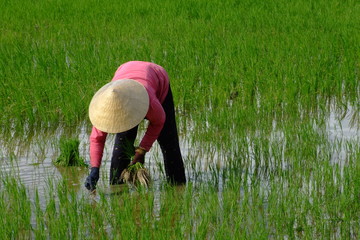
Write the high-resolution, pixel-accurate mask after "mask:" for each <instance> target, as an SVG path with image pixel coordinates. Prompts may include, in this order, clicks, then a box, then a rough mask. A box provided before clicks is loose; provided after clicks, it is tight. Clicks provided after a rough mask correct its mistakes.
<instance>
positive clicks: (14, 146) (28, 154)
mask: <svg viewBox="0 0 360 240" xmlns="http://www.w3.org/2000/svg"><path fill="white" fill-rule="evenodd" d="M356 114H358V113H357V112H355V111H353V110H352V109H350V110H349V111H348V113H347V114H346V115H345V116H342V117H341V118H339V115H338V114H336V113H335V112H332V113H331V114H330V117H329V119H328V121H327V124H326V131H327V133H328V136H329V139H330V140H331V141H346V140H355V141H359V140H360V129H359V125H358V122H357V124H354V121H353V120H352V119H354V116H355V118H356V117H357V115H356ZM355 123H356V121H355ZM89 132H90V130H89V129H88V128H87V127H84V126H83V127H81V128H80V129H79V133H78V137H79V139H80V140H81V142H80V155H81V156H82V157H83V158H85V160H86V161H87V162H88V161H89V155H88V151H89V139H88V134H89ZM142 134H143V131H142V132H139V135H140V136H141V135H142ZM60 135H61V130H60V131H59V132H55V133H53V134H52V135H50V136H44V135H39V136H37V137H35V138H33V139H31V141H30V142H28V143H24V142H19V141H18V142H17V141H16V139H15V140H14V139H13V140H12V141H11V144H7V143H4V142H0V144H1V149H0V158H1V167H2V171H1V172H2V175H7V174H8V175H10V176H18V177H19V179H20V181H21V183H23V184H24V185H25V186H26V188H27V189H28V192H29V196H30V198H31V200H33V199H34V192H35V189H38V191H39V195H40V199H43V200H42V201H43V203H45V200H46V199H47V197H49V196H48V189H49V187H50V185H51V184H54V185H56V184H57V183H58V182H59V181H61V180H63V179H64V180H65V181H66V184H67V185H68V187H69V188H73V189H75V190H76V191H78V193H79V196H83V195H88V192H87V190H86V189H85V188H84V186H83V184H84V181H85V179H86V177H87V174H88V171H89V170H88V169H87V168H80V167H68V168H59V167H55V166H54V165H53V163H52V162H53V161H54V160H55V159H56V158H57V157H58V156H59V149H58V141H59V136H60ZM280 135H281V134H280ZM274 136H275V137H276V136H279V133H274ZM44 139H47V140H46V141H44ZM180 139H181V141H180V144H181V149H182V154H183V158H184V161H185V165H186V174H187V179H188V181H191V182H196V181H206V179H208V180H209V179H211V176H209V175H210V171H209V166H210V165H211V164H219V163H222V162H224V160H226V159H225V158H226V157H225V156H223V155H222V154H221V153H218V152H217V153H212V154H211V155H206V153H201V152H197V151H192V150H191V149H192V147H191V146H192V144H193V143H191V144H190V139H188V138H187V137H186V136H180ZM113 142H114V135H109V136H108V139H107V141H106V145H105V149H104V157H103V159H104V160H103V164H102V167H101V177H100V180H99V183H98V191H99V192H102V193H105V194H106V195H115V194H117V193H119V192H121V191H123V190H124V188H123V187H122V186H109V184H108V182H109V174H108V173H109V168H110V159H111V153H112V148H113ZM249 152H251V151H249ZM345 154H346V153H345V149H341V150H340V151H339V152H338V153H337V155H336V158H334V159H332V160H333V161H335V162H336V161H338V162H339V161H341V159H342V158H344V157H345ZM199 158H201V161H198V160H200V159H199ZM204 159H206V160H205V161H204ZM146 163H147V164H146V167H147V168H148V169H149V170H150V173H151V176H152V178H153V180H154V188H155V191H156V189H158V188H159V186H160V183H161V181H162V179H163V177H164V173H163V170H162V169H163V168H162V166H163V164H162V156H161V151H160V148H159V147H158V145H157V144H154V147H153V149H152V151H151V153H150V154H147V156H146ZM200 163H201V164H200ZM204 163H205V164H204ZM220 167H221V166H220ZM218 184H219V185H220V186H219V188H221V185H222V180H221V176H219V182H218ZM155 196H156V194H155Z"/></svg>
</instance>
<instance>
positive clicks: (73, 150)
mask: <svg viewBox="0 0 360 240" xmlns="http://www.w3.org/2000/svg"><path fill="white" fill-rule="evenodd" d="M79 145H80V141H79V140H78V139H76V138H64V137H62V138H61V139H60V156H59V157H58V158H57V159H56V161H54V164H55V165H56V166H62V167H67V166H87V164H86V163H85V161H84V159H82V158H81V157H80V154H79Z"/></svg>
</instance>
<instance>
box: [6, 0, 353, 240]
mask: <svg viewBox="0 0 360 240" xmlns="http://www.w3.org/2000/svg"><path fill="white" fill-rule="evenodd" d="M0 9H1V10H0V98H1V101H0V113H1V115H0V164H1V168H0V178H1V182H0V225H1V226H2V227H1V228H0V239H359V238H360V113H359V110H360V79H359V75H360V44H359V43H360V27H359V26H360V2H359V1H355V0H343V1H339V0H326V1H325V0H312V1H306V0H297V1H295V0H286V1H285V0H274V1H262V0H252V1H250V0H229V1H220V0H206V1H205V0H197V1H195V0H187V1H184V0H179V1H171V0H159V1H155V0H133V1H115V0H105V1H98V0H86V1H85V0H78V1H70V0H61V1H60V0H39V1H30V0H23V1H9V0H0ZM130 60H143V61H151V62H155V63H157V64H159V65H161V66H163V67H164V68H165V69H166V70H167V72H168V74H169V76H170V81H171V88H172V90H173V94H174V100H175V105H176V113H177V121H178V129H179V134H180V136H179V137H180V141H181V149H182V154H183V158H184V163H185V167H186V177H187V181H188V182H187V184H186V186H169V185H167V183H166V181H165V176H164V167H163V162H162V155H161V152H160V150H159V147H158V145H157V144H156V143H155V145H154V147H153V149H152V150H151V152H150V153H148V154H147V155H146V164H145V167H147V168H148V169H149V171H150V174H151V176H152V178H153V182H152V185H151V186H150V188H149V189H134V188H132V187H129V186H127V185H120V186H109V176H108V175H109V174H108V170H109V167H110V157H111V152H112V145H113V140H114V139H113V136H109V137H108V139H107V142H106V148H105V153H104V158H103V165H102V168H101V179H100V181H99V183H98V189H97V192H96V193H95V194H89V192H88V191H87V190H86V189H85V187H84V185H83V183H84V181H85V178H86V177H87V175H88V173H89V169H88V168H87V167H62V166H55V165H54V161H55V160H56V159H57V158H58V157H59V155H60V152H59V144H60V140H61V139H63V138H73V139H74V138H75V139H78V140H79V142H80V147H79V150H80V157H81V158H83V159H85V161H86V162H87V163H88V162H89V154H88V151H89V140H88V138H89V134H90V131H91V124H90V121H89V119H88V116H87V111H88V105H89V103H90V100H91V98H92V96H93V94H94V93H95V91H96V90H97V89H98V88H100V87H101V86H102V85H104V84H105V83H107V82H108V81H110V80H111V78H112V76H113V74H114V72H115V71H116V69H117V67H118V66H119V65H120V64H122V63H124V62H126V61H130ZM145 127H146V123H145V124H144V125H142V126H141V129H142V131H140V132H139V135H138V140H139V138H141V136H142V134H143V133H144V129H145Z"/></svg>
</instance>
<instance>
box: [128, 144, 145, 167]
mask: <svg viewBox="0 0 360 240" xmlns="http://www.w3.org/2000/svg"><path fill="white" fill-rule="evenodd" d="M145 153H146V150H145V149H143V148H141V147H138V148H137V149H136V150H135V156H134V159H133V160H132V161H131V163H130V166H131V165H134V164H135V163H138V162H139V163H141V164H144V162H145Z"/></svg>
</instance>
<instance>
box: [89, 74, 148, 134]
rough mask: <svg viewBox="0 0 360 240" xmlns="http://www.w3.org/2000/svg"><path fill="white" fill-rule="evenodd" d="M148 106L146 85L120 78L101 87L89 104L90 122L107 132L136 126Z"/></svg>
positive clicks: (116, 131)
mask: <svg viewBox="0 0 360 240" xmlns="http://www.w3.org/2000/svg"><path fill="white" fill-rule="evenodd" d="M148 109H149V95H148V93H147V91H146V89H145V87H144V86H143V85H142V84H141V83H139V82H137V81H135V80H132V79H120V80H116V81H112V82H109V83H107V84H105V85H104V86H103V87H101V88H100V89H99V90H98V91H97V92H96V93H95V95H94V96H93V98H92V100H91V102H90V105H89V118H90V121H91V123H92V124H93V125H94V126H95V127H96V128H97V129H99V130H101V131H103V132H107V133H119V132H124V131H127V130H129V129H131V128H133V127H135V126H137V125H138V124H139V123H140V122H141V121H142V120H143V119H144V118H145V116H146V114H147V111H148Z"/></svg>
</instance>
